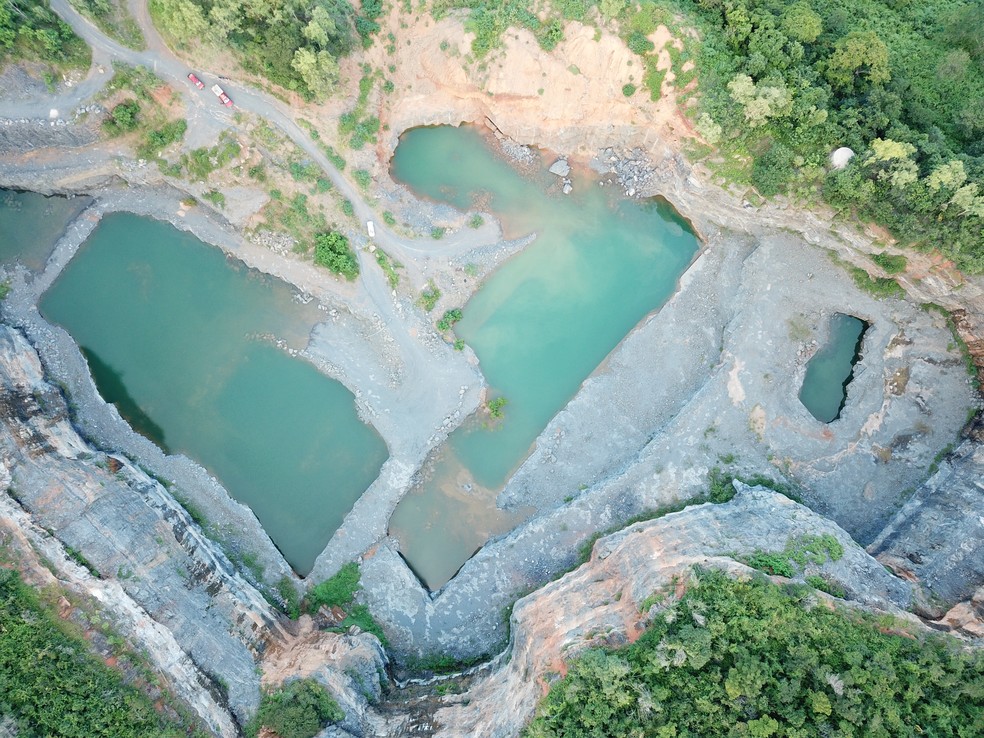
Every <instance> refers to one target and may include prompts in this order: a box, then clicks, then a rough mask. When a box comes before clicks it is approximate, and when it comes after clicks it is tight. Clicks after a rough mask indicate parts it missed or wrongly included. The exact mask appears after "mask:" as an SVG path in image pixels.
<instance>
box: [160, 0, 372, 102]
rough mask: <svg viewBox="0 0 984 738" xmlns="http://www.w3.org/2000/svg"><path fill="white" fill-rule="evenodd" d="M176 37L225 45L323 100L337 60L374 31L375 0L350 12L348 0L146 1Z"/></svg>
mask: <svg viewBox="0 0 984 738" xmlns="http://www.w3.org/2000/svg"><path fill="white" fill-rule="evenodd" d="M151 7H152V8H153V10H154V14H155V17H156V18H157V21H158V23H159V24H160V25H161V26H162V28H163V30H164V31H165V32H166V33H167V34H169V35H170V36H172V37H174V38H175V39H177V40H178V41H179V42H183V43H188V42H191V41H194V40H205V41H208V42H211V43H214V44H217V45H221V46H231V47H232V48H234V49H235V50H236V51H238V52H239V58H240V60H241V62H242V64H243V65H244V66H245V67H246V68H247V69H248V70H249V71H251V72H255V73H256V74H260V75H263V76H264V77H266V78H267V79H269V80H270V81H271V82H274V83H276V84H278V85H281V86H283V87H285V88H287V89H288V90H295V91H297V92H299V93H301V94H302V95H304V96H305V97H307V98H310V99H312V100H323V99H324V98H326V97H328V96H330V95H331V94H332V93H333V92H334V91H335V86H336V85H337V84H338V59H339V58H341V57H343V56H345V55H346V54H348V53H349V52H350V51H351V50H352V49H353V48H354V46H355V44H356V42H357V40H361V41H362V42H363V43H368V42H369V41H370V38H371V36H372V34H374V33H375V32H376V31H378V30H379V25H378V24H377V23H376V19H377V18H378V17H379V15H381V14H382V6H381V5H380V4H379V2H378V1H375V0H369V1H368V2H364V3H362V10H361V12H356V11H355V9H354V8H353V7H352V5H351V3H350V2H349V0H269V1H268V2H251V1H250V0H151Z"/></svg>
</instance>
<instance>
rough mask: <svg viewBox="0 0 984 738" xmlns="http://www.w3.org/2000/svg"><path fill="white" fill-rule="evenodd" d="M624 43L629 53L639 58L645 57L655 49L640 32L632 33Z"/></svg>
mask: <svg viewBox="0 0 984 738" xmlns="http://www.w3.org/2000/svg"><path fill="white" fill-rule="evenodd" d="M625 43H626V45H627V46H628V47H629V50H630V51H632V52H634V53H636V54H638V55H639V56H645V55H646V54H648V53H649V52H650V51H652V50H653V49H655V48H656V45H655V44H654V43H653V42H652V41H650V40H649V39H648V38H646V34H644V33H642V32H641V31H633V32H632V33H630V34H629V37H628V38H627V39H626V41H625Z"/></svg>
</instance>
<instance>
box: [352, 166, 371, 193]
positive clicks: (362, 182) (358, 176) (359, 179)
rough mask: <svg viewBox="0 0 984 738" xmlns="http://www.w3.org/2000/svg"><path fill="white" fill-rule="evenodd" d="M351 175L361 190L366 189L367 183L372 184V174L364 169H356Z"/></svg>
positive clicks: (367, 187)
mask: <svg viewBox="0 0 984 738" xmlns="http://www.w3.org/2000/svg"><path fill="white" fill-rule="evenodd" d="M352 176H353V177H354V178H355V183H356V184H357V185H359V187H360V188H361V189H362V191H363V192H365V191H366V190H368V189H369V185H371V184H372V175H371V174H369V172H367V171H366V170H365V169H356V170H355V171H354V172H352Z"/></svg>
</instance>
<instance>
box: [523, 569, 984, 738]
mask: <svg viewBox="0 0 984 738" xmlns="http://www.w3.org/2000/svg"><path fill="white" fill-rule="evenodd" d="M696 580H697V581H696V582H693V581H692V582H691V586H690V587H689V589H688V591H687V593H686V594H685V595H684V597H683V598H682V599H681V600H680V602H678V603H676V604H672V603H671V604H669V605H668V606H666V607H665V608H663V609H662V610H661V611H660V612H659V613H658V614H657V615H656V616H655V618H654V619H653V622H652V624H651V625H650V627H649V628H648V630H647V631H646V632H645V633H644V634H643V636H642V637H641V638H640V639H639V640H638V641H637V642H636V643H634V644H632V645H631V646H628V647H625V648H621V649H614V650H590V651H587V652H586V653H584V654H583V655H582V656H580V657H579V658H577V659H575V660H573V661H572V662H570V663H569V664H568V672H567V676H566V677H565V678H564V679H562V680H560V681H559V682H557V683H555V684H554V686H553V687H552V688H551V690H550V693H549V694H548V695H547V697H546V698H544V700H543V701H542V702H541V704H540V706H539V707H538V709H537V715H536V718H535V719H534V720H533V722H532V723H531V725H530V726H529V728H528V729H527V731H526V737H527V738H548V737H553V736H556V737H557V738H560V737H563V738H604V737H607V736H612V737H613V738H614V737H615V736H619V737H620V738H621V737H623V736H639V737H640V738H641V737H643V736H645V737H647V738H648V737H649V736H652V737H654V738H684V737H686V736H691V737H693V738H696V737H697V736H727V737H734V738H738V737H745V736H749V737H753V736H755V737H761V738H768V737H770V736H772V737H775V738H781V737H787V738H813V737H814V736H831V737H833V736H838V737H839V738H849V737H851V736H856V737H857V738H860V737H861V736H870V737H871V738H902V737H903V736H919V735H923V736H936V737H937V738H942V737H943V736H958V737H961V738H971V736H980V735H984V657H982V655H981V654H980V653H979V652H973V651H970V650H965V649H964V648H963V647H962V645H961V644H959V642H957V641H956V640H955V639H945V638H943V637H939V636H934V637H930V638H926V637H924V636H923V635H922V634H912V633H907V632H905V631H904V630H901V628H902V626H901V625H899V624H897V623H883V622H879V621H877V620H876V619H875V618H873V617H871V616H866V615H862V614H860V613H858V612H856V611H851V610H847V609H846V608H842V609H837V610H830V609H828V608H827V607H825V606H822V605H818V604H817V603H816V599H815V598H816V595H815V594H814V593H813V591H812V590H811V589H810V588H809V587H806V586H805V585H799V586H794V587H792V588H790V589H783V588H780V587H779V586H777V585H774V584H772V583H771V582H770V581H769V580H768V579H766V578H765V577H764V576H757V577H755V578H753V579H750V580H748V581H737V580H734V579H730V578H728V577H727V576H725V575H724V574H723V573H720V572H711V571H700V570H698V571H697V572H696Z"/></svg>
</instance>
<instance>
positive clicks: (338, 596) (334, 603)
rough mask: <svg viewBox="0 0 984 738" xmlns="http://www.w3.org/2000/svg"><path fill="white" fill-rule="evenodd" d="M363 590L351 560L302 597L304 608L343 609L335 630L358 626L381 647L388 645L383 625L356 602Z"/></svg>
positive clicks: (307, 609) (354, 564) (311, 609)
mask: <svg viewBox="0 0 984 738" xmlns="http://www.w3.org/2000/svg"><path fill="white" fill-rule="evenodd" d="M360 589H362V583H361V573H360V572H359V565H358V564H357V563H355V562H354V561H350V562H349V563H347V564H346V565H345V566H343V567H342V568H341V569H339V570H338V572H337V573H336V574H335V575H334V576H333V577H331V578H329V579H326V580H325V581H323V582H321V584H318V585H317V586H315V587H313V588H312V589H311V590H310V591H309V592H308V594H307V597H305V598H304V610H305V611H306V612H309V613H316V612H318V610H320V609H321V608H322V607H328V608H332V607H340V608H341V609H343V610H344V611H345V614H346V616H345V619H344V620H342V622H341V623H339V625H338V628H337V630H340V631H345V630H348V629H349V628H350V627H351V626H353V625H357V626H358V627H359V628H361V629H362V630H364V631H366V632H367V633H372V634H373V635H375V636H376V637H377V638H378V639H379V640H380V642H381V643H382V644H383V646H384V647H385V646H387V645H388V641H387V639H386V635H385V634H384V633H383V629H382V627H380V625H379V623H377V622H376V620H375V619H374V618H373V616H372V613H371V612H369V608H368V607H366V606H365V605H361V604H355V603H354V600H355V594H356V592H358V591H359V590H360Z"/></svg>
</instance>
